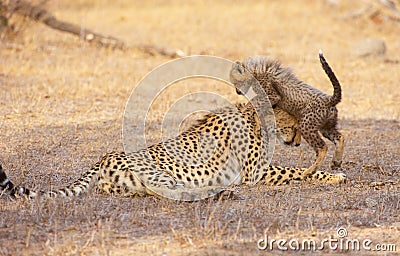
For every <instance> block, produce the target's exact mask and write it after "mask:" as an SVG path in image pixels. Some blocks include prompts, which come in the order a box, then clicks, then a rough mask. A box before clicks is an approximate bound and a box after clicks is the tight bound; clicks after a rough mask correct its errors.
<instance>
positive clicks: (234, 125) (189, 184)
mask: <svg viewBox="0 0 400 256" xmlns="http://www.w3.org/2000/svg"><path fill="white" fill-rule="evenodd" d="M237 107H238V108H237V109H236V108H234V107H232V108H225V109H221V110H218V111H216V112H215V113H211V114H208V115H207V116H205V117H204V118H203V119H202V120H199V121H198V122H197V123H196V124H195V125H193V126H192V127H191V128H189V129H188V130H187V131H185V132H183V133H181V134H180V135H179V136H178V137H176V138H173V139H169V140H167V141H165V142H164V143H159V144H155V145H153V146H150V147H148V148H147V149H143V150H140V151H137V152H133V153H124V152H121V153H118V152H113V153H109V154H106V155H105V156H104V157H102V158H101V159H100V161H99V162H97V163H96V164H95V165H94V166H93V167H92V168H91V169H90V170H88V171H87V172H85V173H84V174H83V175H82V177H81V178H79V179H78V180H76V181H75V182H73V183H72V184H70V185H68V186H66V187H65V188H61V189H59V190H54V191H46V192H34V191H32V190H30V189H28V188H25V187H21V186H15V185H14V184H13V183H12V182H11V181H10V180H9V179H8V178H7V176H6V174H5V172H4V170H3V169H1V167H0V192H1V191H2V190H3V193H8V194H11V195H12V196H17V197H18V196H26V197H28V198H34V197H36V196H38V195H41V196H43V197H56V196H64V197H70V196H77V195H80V194H82V193H84V192H86V191H87V190H88V189H89V188H90V187H95V188H96V189H97V190H99V191H102V192H105V193H107V194H116V195H123V196H134V195H146V194H151V195H161V196H165V197H168V198H173V199H179V200H186V201H194V200H199V199H202V198H206V197H209V196H212V195H215V194H216V193H219V192H221V191H223V190H224V189H226V187H227V186H229V185H231V184H232V183H234V184H246V185H254V184H265V185H280V184H287V183H289V182H291V181H293V180H311V181H320V182H325V183H330V184H338V183H341V182H343V181H344V180H345V175H344V174H330V173H326V172H316V173H314V174H313V175H312V176H304V175H303V173H304V171H305V170H306V169H304V168H288V167H279V166H270V165H269V164H268V162H267V154H268V150H270V149H269V148H268V145H267V143H265V140H264V139H263V138H265V137H262V133H263V129H260V125H259V123H258V116H257V114H256V112H255V111H254V109H253V108H252V107H251V108H249V107H248V106H245V105H238V106H237ZM274 113H275V118H276V124H277V131H278V132H281V134H282V135H283V140H284V141H285V142H286V144H290V145H296V144H298V143H300V141H299V140H298V139H299V138H300V136H299V134H298V131H297V129H296V126H297V121H296V120H295V119H294V118H293V117H292V116H290V115H288V114H287V113H286V112H284V111H281V110H279V109H276V110H274ZM281 127H283V128H281ZM238 128H240V129H238ZM263 136H264V135H263ZM269 153H271V152H269Z"/></svg>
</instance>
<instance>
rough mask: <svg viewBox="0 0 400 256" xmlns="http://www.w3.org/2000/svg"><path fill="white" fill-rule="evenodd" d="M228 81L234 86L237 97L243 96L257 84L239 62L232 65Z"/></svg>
mask: <svg viewBox="0 0 400 256" xmlns="http://www.w3.org/2000/svg"><path fill="white" fill-rule="evenodd" d="M229 79H230V81H231V83H232V84H233V85H234V86H235V88H236V93H237V94H239V95H245V94H246V93H247V92H248V91H249V89H250V88H251V87H252V85H253V84H254V83H258V81H257V80H256V79H255V77H254V76H253V75H252V74H251V72H249V71H248V70H247V69H246V68H245V67H244V65H243V64H242V63H241V62H239V61H236V62H235V63H234V64H233V65H232V69H231V71H230V73H229Z"/></svg>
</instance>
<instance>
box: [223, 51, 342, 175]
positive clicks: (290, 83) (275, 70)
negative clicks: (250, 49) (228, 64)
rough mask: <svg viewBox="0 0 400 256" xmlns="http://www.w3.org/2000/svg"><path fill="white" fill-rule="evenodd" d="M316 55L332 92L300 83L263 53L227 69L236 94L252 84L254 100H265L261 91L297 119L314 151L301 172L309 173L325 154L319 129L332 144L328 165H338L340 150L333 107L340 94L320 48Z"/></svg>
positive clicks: (340, 137)
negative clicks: (309, 161) (304, 169)
mask: <svg viewBox="0 0 400 256" xmlns="http://www.w3.org/2000/svg"><path fill="white" fill-rule="evenodd" d="M319 59H320V62H321V64H322V68H323V69H324V71H325V73H326V74H327V75H328V77H329V79H330V81H331V83H332V85H333V88H334V92H333V95H332V96H331V95H327V94H325V93H323V92H321V91H319V90H318V89H316V88H314V87H311V86H310V85H308V84H306V83H304V82H303V81H301V80H299V79H298V78H297V77H296V76H295V75H294V74H293V73H292V71H291V70H290V69H289V68H285V67H282V66H281V64H280V63H279V62H278V61H276V60H272V59H269V58H267V57H264V56H256V57H251V58H249V59H247V60H245V61H244V62H242V63H241V62H236V63H235V64H234V65H233V67H232V69H231V72H230V80H231V82H232V83H233V84H234V85H235V87H236V92H237V93H238V94H245V93H247V92H248V91H249V89H250V88H252V89H253V91H254V92H255V93H256V95H257V96H256V97H255V98H254V99H253V100H254V101H258V102H262V101H263V100H264V101H265V97H262V96H261V95H265V94H266V95H267V96H268V99H269V101H270V104H271V105H272V107H273V108H274V107H279V108H281V109H283V110H284V111H287V112H288V113H289V114H291V115H293V116H294V117H296V118H297V119H298V121H299V127H298V128H299V130H300V133H301V135H302V136H303V138H304V139H305V140H306V141H307V142H308V143H309V144H310V145H311V146H312V147H313V148H314V150H315V152H316V155H317V157H316V160H315V162H314V163H313V164H312V165H311V166H310V167H309V168H308V170H307V171H306V172H305V173H304V175H310V174H313V173H314V172H315V170H316V169H317V167H318V166H319V165H320V163H321V162H322V160H323V159H324V158H325V155H326V152H327V149H328V148H327V146H326V143H325V142H324V140H323V139H322V138H321V136H320V135H319V132H321V133H322V135H323V136H324V137H325V138H327V139H329V140H330V141H332V142H333V143H334V144H335V154H334V156H333V159H332V162H331V168H335V167H340V165H341V163H342V157H343V151H344V137H343V135H342V134H341V133H340V132H339V131H338V129H337V116H338V110H337V108H336V105H337V104H338V103H339V102H340V101H341V98H342V92H341V86H340V84H339V81H338V79H337V78H336V76H335V74H334V73H333V71H332V69H331V68H330V66H329V64H328V63H327V61H326V60H325V58H324V56H323V54H322V51H320V52H319ZM258 83H259V84H260V85H261V87H260V86H258ZM260 90H263V91H260Z"/></svg>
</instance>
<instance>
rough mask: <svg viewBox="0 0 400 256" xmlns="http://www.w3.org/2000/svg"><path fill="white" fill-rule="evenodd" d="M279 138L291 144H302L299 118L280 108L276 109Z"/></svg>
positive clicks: (286, 143)
mask: <svg viewBox="0 0 400 256" xmlns="http://www.w3.org/2000/svg"><path fill="white" fill-rule="evenodd" d="M274 114H275V121H276V128H277V135H278V138H279V139H280V140H281V141H282V142H283V143H284V144H285V145H289V146H296V147H297V146H300V142H301V133H300V131H299V129H298V128H297V126H298V121H297V119H296V118H295V117H294V116H292V115H290V114H289V113H287V112H286V111H283V110H282V109H280V108H278V107H277V108H275V109H274Z"/></svg>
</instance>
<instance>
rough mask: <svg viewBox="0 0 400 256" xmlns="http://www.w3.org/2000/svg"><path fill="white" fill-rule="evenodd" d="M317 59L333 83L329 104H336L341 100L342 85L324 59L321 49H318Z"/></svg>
mask: <svg viewBox="0 0 400 256" xmlns="http://www.w3.org/2000/svg"><path fill="white" fill-rule="evenodd" d="M319 61H320V62H321V65H322V68H323V69H324V71H325V73H326V74H327V75H328V77H329V80H330V81H331V83H332V85H333V95H332V97H331V99H330V102H329V103H330V105H331V106H336V105H337V104H338V103H339V102H340V101H341V100H342V87H341V86H340V83H339V80H338V79H337V78H336V76H335V73H333V71H332V69H331V67H330V66H329V64H328V62H327V61H326V60H325V58H324V55H323V54H322V50H319Z"/></svg>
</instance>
